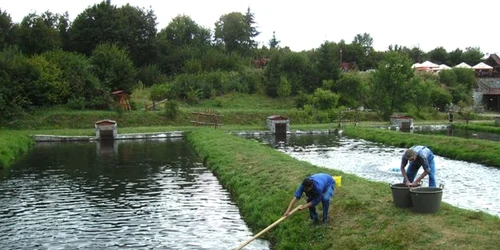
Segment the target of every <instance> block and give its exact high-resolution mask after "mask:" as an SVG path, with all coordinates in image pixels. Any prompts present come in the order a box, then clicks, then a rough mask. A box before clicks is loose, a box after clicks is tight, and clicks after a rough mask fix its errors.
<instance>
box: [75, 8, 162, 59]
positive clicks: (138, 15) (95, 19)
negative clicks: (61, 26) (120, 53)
mask: <svg viewBox="0 0 500 250" xmlns="http://www.w3.org/2000/svg"><path fill="white" fill-rule="evenodd" d="M156 31H157V30H156V16H155V14H154V13H153V11H152V10H145V9H143V8H139V7H132V6H130V5H129V4H127V5H124V6H122V7H121V8H117V7H116V6H115V5H112V4H111V1H110V0H106V1H103V2H101V3H99V4H94V5H93V6H92V7H89V8H87V9H85V10H84V11H83V12H82V13H81V14H79V15H78V16H77V17H76V18H75V20H74V22H73V24H72V25H71V27H70V29H69V31H68V33H69V39H70V42H71V47H72V49H73V50H74V51H77V52H79V53H83V54H86V55H90V54H91V53H92V51H93V50H94V48H96V47H97V46H98V45H99V44H101V43H114V44H117V45H119V46H120V47H122V48H126V49H128V50H129V52H130V57H131V58H132V60H133V62H134V64H135V65H136V66H142V65H146V64H148V63H151V62H152V61H153V60H154V58H155V56H156V51H155V46H154V41H155V37H156Z"/></svg>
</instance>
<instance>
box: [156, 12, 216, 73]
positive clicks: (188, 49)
mask: <svg viewBox="0 0 500 250" xmlns="http://www.w3.org/2000/svg"><path fill="white" fill-rule="evenodd" d="M156 46H157V51H158V65H159V66H160V68H161V70H162V71H163V72H165V73H166V74H178V73H184V72H183V71H184V70H185V69H186V64H187V63H188V61H191V63H190V65H194V64H199V60H201V59H207V60H208V58H209V57H207V56H206V52H207V50H209V49H210V47H211V32H210V30H209V29H206V28H203V27H201V26H200V25H198V24H197V23H196V22H195V21H193V19H191V17H189V16H186V15H178V16H176V17H175V18H173V19H172V21H170V23H169V24H168V25H167V27H166V28H164V29H162V30H161V31H160V32H159V33H158V35H157V38H156ZM210 59H213V58H210ZM196 60H198V61H197V62H196ZM191 68H192V67H191ZM191 70H192V69H191Z"/></svg>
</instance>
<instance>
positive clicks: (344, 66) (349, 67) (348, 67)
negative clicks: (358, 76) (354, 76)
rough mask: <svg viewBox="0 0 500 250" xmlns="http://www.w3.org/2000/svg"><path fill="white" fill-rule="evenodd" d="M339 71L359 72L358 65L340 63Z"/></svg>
mask: <svg viewBox="0 0 500 250" xmlns="http://www.w3.org/2000/svg"><path fill="white" fill-rule="evenodd" d="M340 70H341V71H343V72H356V71H359V69H358V65H357V64H356V63H355V62H342V63H341V64H340Z"/></svg>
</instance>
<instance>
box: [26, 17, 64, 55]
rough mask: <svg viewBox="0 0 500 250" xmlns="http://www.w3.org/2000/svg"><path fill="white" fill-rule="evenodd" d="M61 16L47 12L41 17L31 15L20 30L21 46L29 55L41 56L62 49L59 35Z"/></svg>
mask: <svg viewBox="0 0 500 250" xmlns="http://www.w3.org/2000/svg"><path fill="white" fill-rule="evenodd" d="M59 20H60V15H58V14H53V13H52V12H49V11H46V12H44V13H42V14H41V15H38V14H36V13H30V14H28V15H27V16H26V17H24V18H23V20H22V22H21V25H20V28H19V46H20V48H21V50H22V51H23V52H24V53H26V54H28V55H33V54H40V53H42V52H45V51H49V50H53V49H58V48H61V47H62V40H61V36H60V34H59V28H58V27H59Z"/></svg>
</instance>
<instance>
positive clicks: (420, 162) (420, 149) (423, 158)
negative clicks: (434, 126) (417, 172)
mask: <svg viewBox="0 0 500 250" xmlns="http://www.w3.org/2000/svg"><path fill="white" fill-rule="evenodd" d="M410 149H412V150H413V151H415V152H417V158H416V159H415V161H414V162H413V165H414V166H415V167H420V166H422V167H423V168H424V169H425V171H427V172H429V171H430V167H429V161H430V160H431V159H433V158H434V154H433V153H432V151H431V150H430V149H429V148H427V147H425V146H420V145H416V146H413V147H411V148H410ZM407 163H408V159H406V157H404V155H403V157H402V158H401V166H406V164H407Z"/></svg>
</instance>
